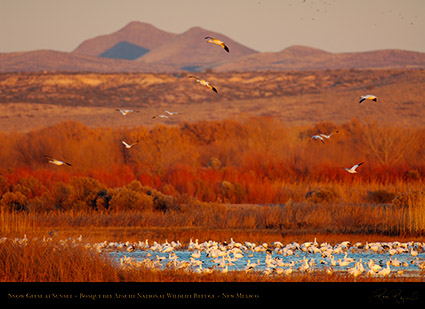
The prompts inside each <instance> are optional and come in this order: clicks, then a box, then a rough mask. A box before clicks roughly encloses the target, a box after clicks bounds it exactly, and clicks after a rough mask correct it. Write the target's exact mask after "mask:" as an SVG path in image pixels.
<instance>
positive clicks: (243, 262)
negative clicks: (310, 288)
mask: <svg viewBox="0 0 425 309" xmlns="http://www.w3.org/2000/svg"><path fill="white" fill-rule="evenodd" d="M235 244H236V243H235ZM108 250H110V254H111V256H112V257H114V258H115V259H116V260H117V261H118V262H119V263H120V265H121V266H122V267H138V266H146V267H150V268H156V269H164V268H165V267H171V268H173V267H174V268H185V269H188V270H192V271H197V272H198V271H203V272H207V271H223V270H226V271H231V270H238V271H247V270H248V271H256V272H262V273H264V274H270V275H273V274H284V272H285V271H286V270H288V269H291V270H292V272H312V271H318V270H331V271H332V272H338V271H339V272H348V271H349V269H350V268H361V267H362V271H360V274H361V275H373V276H384V275H388V274H380V273H379V272H380V271H381V270H383V269H390V271H389V274H390V275H398V276H404V277H406V276H424V275H425V244H423V243H413V242H411V243H405V244H401V245H400V243H398V242H395V243H385V244H382V243H379V244H378V245H377V243H373V244H366V246H365V245H359V244H357V245H356V246H353V245H351V244H350V245H342V244H337V245H334V246H330V245H327V244H321V245H318V244H316V245H314V244H312V243H308V244H298V243H291V244H286V245H282V244H280V245H279V246H275V245H270V244H264V245H257V246H255V247H254V246H252V247H247V246H246V245H241V244H238V246H236V245H233V246H230V245H229V244H225V245H223V244H219V243H215V242H213V244H212V245H211V242H210V244H209V245H208V244H207V245H205V243H204V244H200V245H198V246H197V247H193V246H186V247H183V246H174V247H173V246H171V245H169V244H168V243H167V244H165V245H164V244H163V245H159V244H157V243H155V246H151V247H146V246H144V245H142V246H137V245H135V244H128V243H127V244H126V245H121V246H120V248H119V249H117V248H110V247H109V249H108ZM397 250H398V251H397ZM372 261H373V264H374V265H378V266H379V267H380V269H376V270H375V271H373V273H372V272H370V273H369V271H370V270H371V269H372V268H373V267H377V266H373V265H372V264H371V262H372ZM344 262H345V264H344ZM387 262H389V263H390V264H389V265H388V266H387ZM251 263H255V264H256V265H253V267H251V268H249V267H248V265H252V264H251ZM360 264H361V266H360ZM379 267H377V268H379Z"/></svg>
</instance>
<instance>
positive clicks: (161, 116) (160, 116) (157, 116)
mask: <svg viewBox="0 0 425 309" xmlns="http://www.w3.org/2000/svg"><path fill="white" fill-rule="evenodd" d="M152 118H153V119H155V118H168V116H167V115H155V116H153V117H152Z"/></svg>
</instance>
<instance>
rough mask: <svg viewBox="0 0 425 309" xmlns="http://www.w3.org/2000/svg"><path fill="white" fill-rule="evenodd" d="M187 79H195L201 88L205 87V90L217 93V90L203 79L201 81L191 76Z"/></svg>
mask: <svg viewBox="0 0 425 309" xmlns="http://www.w3.org/2000/svg"><path fill="white" fill-rule="evenodd" d="M189 78H195V79H196V81H197V82H198V83H200V84H201V85H202V86H205V87H207V88H209V89H211V90H212V91H214V92H217V89H215V88H214V87H213V86H212V85H211V84H210V83H209V82H207V81H206V80H205V79H201V78H199V77H196V76H192V75H190V76H189Z"/></svg>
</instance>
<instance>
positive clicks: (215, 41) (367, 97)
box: [45, 36, 378, 174]
mask: <svg viewBox="0 0 425 309" xmlns="http://www.w3.org/2000/svg"><path fill="white" fill-rule="evenodd" d="M205 39H206V40H207V41H206V42H207V43H212V44H215V45H218V46H220V47H222V48H223V49H224V50H225V51H226V52H230V50H229V47H228V46H227V45H226V44H225V43H224V42H223V41H221V40H219V39H217V38H214V37H210V36H206V37H205ZM189 78H193V79H195V80H196V82H197V83H199V84H200V85H202V86H204V87H206V88H208V89H210V90H212V91H214V92H215V93H218V91H217V89H216V88H215V87H214V86H213V85H212V84H211V83H210V82H209V81H206V80H205V79H202V78H199V77H197V76H193V75H189ZM366 100H371V101H374V102H377V101H378V97H377V96H375V95H371V94H368V95H364V96H362V97H361V98H360V101H359V103H362V102H364V101H366ZM116 111H119V112H120V113H121V114H122V115H123V116H126V115H128V114H129V113H133V112H134V113H138V112H139V111H137V110H132V109H120V108H117V109H116ZM164 112H165V113H166V114H159V115H155V116H153V117H152V118H154V119H155V118H169V117H171V116H173V115H178V114H179V113H178V112H170V111H164ZM334 133H338V131H336V132H332V133H330V134H328V135H326V134H317V135H313V136H312V137H311V139H313V140H319V141H321V142H322V143H325V139H330V137H331V136H332V135H333V134H334ZM121 142H122V144H123V145H124V147H125V148H126V149H130V148H132V147H133V146H135V145H137V144H138V143H139V141H136V142H133V143H128V142H126V141H124V140H121ZM45 157H46V158H47V159H48V162H49V163H51V164H53V165H57V166H61V165H64V166H72V165H71V164H70V163H69V162H66V161H63V160H58V159H55V158H52V157H50V156H45ZM363 163H364V162H361V163H358V164H356V165H354V166H352V167H351V168H344V169H345V170H346V171H347V172H348V173H350V174H355V173H357V171H356V168H357V167H359V166H360V165H361V164H363Z"/></svg>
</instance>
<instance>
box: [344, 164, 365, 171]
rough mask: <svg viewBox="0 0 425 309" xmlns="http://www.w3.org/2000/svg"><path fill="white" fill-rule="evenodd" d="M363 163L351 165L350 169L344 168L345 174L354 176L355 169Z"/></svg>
mask: <svg viewBox="0 0 425 309" xmlns="http://www.w3.org/2000/svg"><path fill="white" fill-rule="evenodd" d="M363 163H364V162H361V163H358V164H356V165H353V166H352V167H351V168H350V169H348V168H346V167H345V168H344V169H345V170H346V171H347V172H349V173H350V174H355V173H357V171H356V168H358V167H359V166H360V165H362V164H363Z"/></svg>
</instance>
